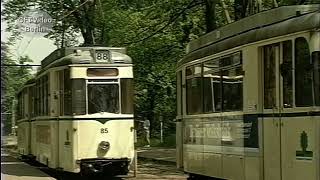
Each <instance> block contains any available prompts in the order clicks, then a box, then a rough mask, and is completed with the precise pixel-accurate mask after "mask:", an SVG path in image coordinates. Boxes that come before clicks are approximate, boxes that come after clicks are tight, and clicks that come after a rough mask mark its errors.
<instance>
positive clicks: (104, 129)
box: [100, 128, 109, 134]
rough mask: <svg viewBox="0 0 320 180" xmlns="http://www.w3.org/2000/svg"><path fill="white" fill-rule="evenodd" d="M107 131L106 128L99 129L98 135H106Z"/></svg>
mask: <svg viewBox="0 0 320 180" xmlns="http://www.w3.org/2000/svg"><path fill="white" fill-rule="evenodd" d="M108 132H109V131H108V128H101V129H100V133H101V134H105V133H108Z"/></svg>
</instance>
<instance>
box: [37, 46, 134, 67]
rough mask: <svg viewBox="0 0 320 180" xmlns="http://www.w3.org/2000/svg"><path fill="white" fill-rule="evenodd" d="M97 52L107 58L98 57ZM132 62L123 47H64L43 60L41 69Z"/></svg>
mask: <svg viewBox="0 0 320 180" xmlns="http://www.w3.org/2000/svg"><path fill="white" fill-rule="evenodd" d="M97 53H101V54H100V55H103V54H105V55H106V59H101V60H98V59H97ZM114 63H127V64H130V63H132V59H131V58H130V57H129V56H128V55H127V54H126V48H123V47H64V48H60V49H57V50H55V51H53V52H52V53H51V54H50V55H48V56H47V57H46V58H44V60H42V61H41V70H40V71H43V70H45V69H48V68H50V67H55V66H62V65H68V64H114Z"/></svg>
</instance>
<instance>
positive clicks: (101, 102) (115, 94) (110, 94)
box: [88, 84, 119, 114]
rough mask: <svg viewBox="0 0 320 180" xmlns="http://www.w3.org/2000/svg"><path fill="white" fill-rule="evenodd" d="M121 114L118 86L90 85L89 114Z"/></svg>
mask: <svg viewBox="0 0 320 180" xmlns="http://www.w3.org/2000/svg"><path fill="white" fill-rule="evenodd" d="M100 112H107V113H119V85H118V84H88V114H94V113H100Z"/></svg>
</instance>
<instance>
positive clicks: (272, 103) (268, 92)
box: [263, 45, 277, 109]
mask: <svg viewBox="0 0 320 180" xmlns="http://www.w3.org/2000/svg"><path fill="white" fill-rule="evenodd" d="M276 48H277V45H269V46H265V47H264V48H263V56H264V58H263V59H264V108H266V109H272V108H274V107H276V69H275V67H276Z"/></svg>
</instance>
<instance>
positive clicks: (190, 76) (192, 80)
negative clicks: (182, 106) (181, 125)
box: [186, 64, 202, 114]
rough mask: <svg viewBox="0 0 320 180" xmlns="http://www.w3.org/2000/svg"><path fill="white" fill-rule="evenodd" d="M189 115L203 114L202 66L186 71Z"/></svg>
mask: <svg viewBox="0 0 320 180" xmlns="http://www.w3.org/2000/svg"><path fill="white" fill-rule="evenodd" d="M186 83H187V84H186V87H187V88H186V91H187V114H199V113H201V112H202V95H201V94H202V92H201V64H197V65H193V66H191V67H188V68H187V69H186Z"/></svg>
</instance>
